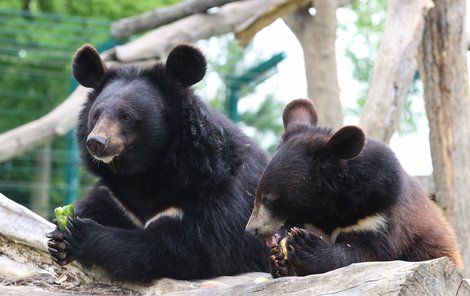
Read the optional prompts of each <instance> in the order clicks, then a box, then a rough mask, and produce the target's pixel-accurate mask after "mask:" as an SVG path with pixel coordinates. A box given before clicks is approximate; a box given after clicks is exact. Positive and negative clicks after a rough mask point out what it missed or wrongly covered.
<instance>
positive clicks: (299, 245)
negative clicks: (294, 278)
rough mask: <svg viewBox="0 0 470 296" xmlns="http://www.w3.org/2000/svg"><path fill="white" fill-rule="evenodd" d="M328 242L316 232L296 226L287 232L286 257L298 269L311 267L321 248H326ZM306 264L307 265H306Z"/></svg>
mask: <svg viewBox="0 0 470 296" xmlns="http://www.w3.org/2000/svg"><path fill="white" fill-rule="evenodd" d="M327 246H328V243H327V242H325V241H324V240H323V239H322V238H321V237H320V236H318V235H316V234H315V233H313V232H311V231H309V230H306V229H302V228H297V227H294V228H292V229H291V230H290V231H289V233H288V234H287V241H286V253H287V254H286V257H287V261H288V262H289V263H290V264H292V265H293V266H294V267H295V269H296V270H304V269H309V268H311V267H310V266H308V265H310V264H311V263H312V261H314V260H313V259H314V258H315V256H316V255H317V254H316V251H317V250H318V249H319V248H325V247H327ZM304 265H305V266H304Z"/></svg>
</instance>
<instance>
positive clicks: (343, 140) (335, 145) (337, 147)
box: [327, 125, 366, 159]
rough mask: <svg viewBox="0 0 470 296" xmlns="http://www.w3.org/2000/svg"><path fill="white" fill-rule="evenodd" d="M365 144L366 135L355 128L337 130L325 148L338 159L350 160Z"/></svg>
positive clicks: (348, 127) (347, 127)
mask: <svg viewBox="0 0 470 296" xmlns="http://www.w3.org/2000/svg"><path fill="white" fill-rule="evenodd" d="M365 144H366V135H365V134H364V132H363V131H362V130H361V129H360V128H359V127H357V126H352V125H350V126H345V127H343V128H341V129H339V130H338V131H337V132H336V133H335V134H334V135H333V136H332V137H331V139H330V140H329V141H328V144H327V146H328V147H329V148H330V149H331V150H332V152H333V154H334V155H335V156H337V157H338V158H339V159H350V158H353V157H354V156H357V155H358V154H359V153H361V151H362V149H363V148H364V146H365Z"/></svg>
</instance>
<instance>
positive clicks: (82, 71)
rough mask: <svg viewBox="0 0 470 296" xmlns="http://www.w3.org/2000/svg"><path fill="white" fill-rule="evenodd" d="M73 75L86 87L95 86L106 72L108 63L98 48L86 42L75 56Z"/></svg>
mask: <svg viewBox="0 0 470 296" xmlns="http://www.w3.org/2000/svg"><path fill="white" fill-rule="evenodd" d="M72 73H73V77H75V79H76V80H77V81H78V83H80V84H81V85H83V86H85V87H95V86H96V85H97V84H98V83H99V82H100V81H101V79H103V77H104V75H105V73H106V65H105V63H104V62H103V60H102V59H101V57H100V54H99V53H98V52H97V51H96V49H95V48H94V47H93V46H92V45H90V44H85V45H83V46H82V47H80V48H79V49H78V50H77V52H76V53H75V55H74V57H73V62H72Z"/></svg>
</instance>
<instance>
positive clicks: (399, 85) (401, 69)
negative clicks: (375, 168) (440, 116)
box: [359, 0, 433, 142]
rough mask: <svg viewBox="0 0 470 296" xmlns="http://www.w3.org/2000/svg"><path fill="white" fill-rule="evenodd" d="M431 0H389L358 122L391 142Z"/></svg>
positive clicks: (414, 66) (408, 86) (403, 104)
mask: <svg viewBox="0 0 470 296" xmlns="http://www.w3.org/2000/svg"><path fill="white" fill-rule="evenodd" d="M432 6H433V3H432V1H431V0H390V1H389V2H388V9H387V18H386V22H385V31H384V34H383V37H382V42H381V44H380V49H379V52H378V55H377V58H376V61H375V64H374V68H373V70H372V78H371V81H370V89H369V93H368V96H367V101H366V104H365V106H364V110H363V112H362V116H361V119H360V122H359V125H360V126H361V127H362V128H363V129H364V130H365V131H366V133H367V134H368V135H369V136H371V137H373V138H376V139H379V140H382V141H384V142H389V140H390V138H391V137H392V135H393V133H394V132H395V130H396V128H397V126H398V124H399V121H400V114H401V111H402V110H403V108H404V106H405V102H406V98H407V96H408V92H409V90H410V86H411V82H412V79H413V76H414V74H415V72H416V69H417V63H416V56H417V52H418V47H419V45H420V42H421V39H422V36H423V30H424V17H425V16H426V14H427V13H428V11H429V9H430V8H431V7H432Z"/></svg>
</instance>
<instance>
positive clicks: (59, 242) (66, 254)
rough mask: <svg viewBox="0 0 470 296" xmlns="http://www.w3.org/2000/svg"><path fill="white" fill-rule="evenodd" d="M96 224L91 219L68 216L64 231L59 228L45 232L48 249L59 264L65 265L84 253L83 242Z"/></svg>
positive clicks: (89, 235) (84, 242)
mask: <svg viewBox="0 0 470 296" xmlns="http://www.w3.org/2000/svg"><path fill="white" fill-rule="evenodd" d="M97 225H98V224H97V223H96V222H95V221H93V220H91V219H87V218H85V219H81V218H78V217H69V219H68V222H67V228H66V229H65V231H60V230H59V229H56V230H54V231H53V232H51V233H48V234H47V237H49V238H50V240H49V242H48V251H49V254H50V255H51V257H52V259H53V260H54V261H55V262H57V263H58V264H59V265H66V264H68V263H70V262H72V261H73V260H75V258H82V257H84V254H85V244H86V242H87V240H88V239H89V237H91V233H92V231H93V230H94V229H96V226H97Z"/></svg>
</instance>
